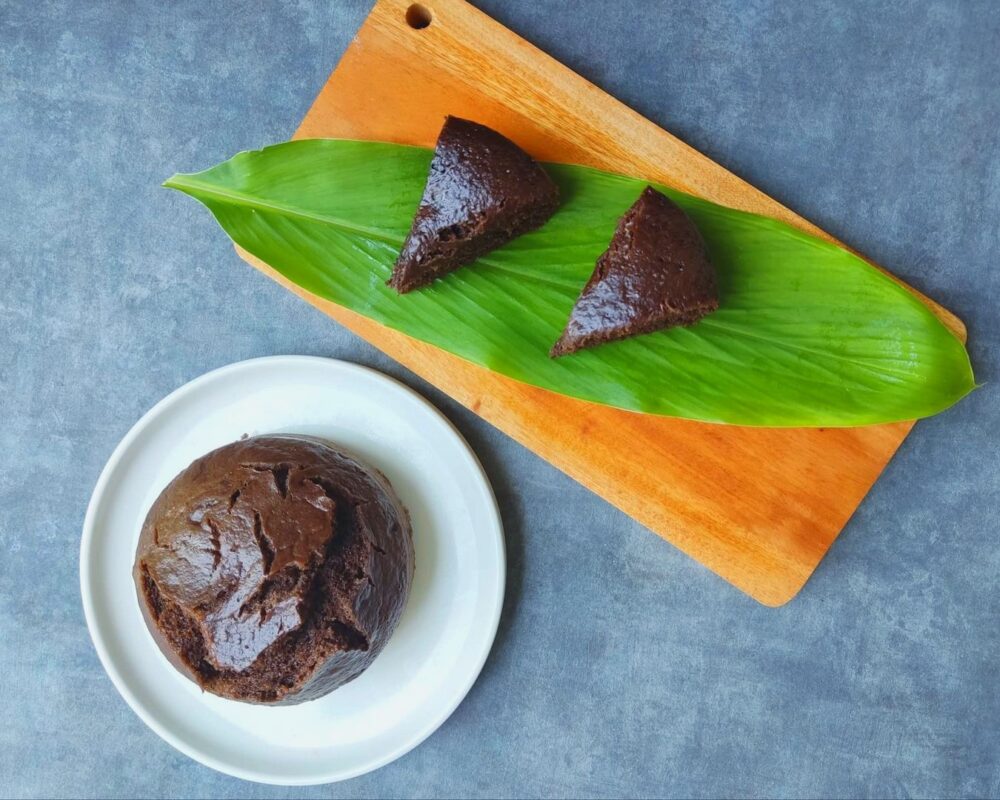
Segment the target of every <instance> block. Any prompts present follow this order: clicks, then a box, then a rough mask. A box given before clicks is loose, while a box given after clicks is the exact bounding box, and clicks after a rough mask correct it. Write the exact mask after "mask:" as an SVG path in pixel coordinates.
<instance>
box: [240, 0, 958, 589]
mask: <svg viewBox="0 0 1000 800" xmlns="http://www.w3.org/2000/svg"><path fill="white" fill-rule="evenodd" d="M428 21H429V24H425V23H428ZM636 24H641V22H640V21H638V20H637V21H636ZM414 25H417V26H421V25H422V27H414ZM445 114H455V115H457V116H461V117H468V118H470V119H474V120H477V121H479V122H482V123H485V124H486V125H489V126H490V127H493V128H496V129H498V130H499V131H501V132H502V133H504V134H506V135H507V136H509V137H510V138H511V139H513V140H514V141H516V142H517V143H518V144H520V145H521V146H522V147H524V148H525V149H526V150H527V151H528V152H530V153H531V154H532V155H534V156H535V157H536V158H539V159H543V160H548V161H563V162H570V163H576V164H587V165H590V166H593V167H598V168H601V169H605V170H609V171H612V172H618V173H624V174H628V175H636V176H641V177H645V178H648V179H650V180H654V181H659V182H661V183H665V184H667V185H669V186H673V187H676V188H677V189H680V190H682V191H685V192H689V193H691V194H695V195H699V196H701V197H704V198H707V199H709V200H712V201H714V202H716V203H720V204H722V205H727V206H731V207H734V208H740V209H745V210H747V211H753V212H756V213H758V214H766V215H769V216H772V217H777V218H778V219H782V220H784V221H786V222H789V223H791V224H792V225H795V226H796V227H798V228H801V229H803V230H805V231H808V232H810V233H813V234H816V235H818V236H822V237H823V238H825V239H830V240H831V241H832V237H830V236H829V235H827V234H825V233H823V232H822V231H820V230H819V229H817V228H816V227H815V226H813V225H812V224H810V223H808V222H806V221H805V220H803V219H802V218H801V217H799V216H797V215H795V214H794V213H792V212H791V211H789V210H788V209H786V208H784V207H783V206H781V205H780V204H778V203H777V202H775V201H774V200H772V199H771V198H769V197H767V196H766V195H764V194H762V193H761V192H759V191H758V190H757V189H754V188H753V187H752V186H750V185H748V184H747V183H745V182H744V181H742V180H740V179H739V178H737V177H736V176H735V175H732V174H731V173H729V172H727V171H726V170H725V169H723V168H722V167H720V166H719V165H718V164H715V163H714V162H712V161H710V160H709V159H708V158H706V157H705V156H703V155H701V154H700V153H698V152H696V151H695V150H693V149H691V148H690V147H688V146H687V145H685V144H683V143H682V142H680V141H678V140H677V139H675V138H674V137H672V136H671V135H670V134H668V133H666V132H664V131H663V130H661V129H660V128H658V127H656V126H655V125H653V124H652V123H651V122H649V121H648V120H646V119H644V118H643V117H641V116H639V115H638V114H637V113H635V112H634V111H632V110H630V109H628V108H626V107H625V106H624V105H622V104H621V103H619V102H618V101H617V100H615V99H613V98H612V97H609V96H608V95H607V94H605V93H604V92H602V91H601V90H600V89H598V88H597V87H595V86H593V85H591V84H590V83H588V82H587V81H585V80H583V79H582V78H580V77H579V76H578V75H576V74H574V73H573V72H571V71H570V70H568V69H567V68H566V67H564V66H562V65H561V64H559V63H558V62H556V61H554V60H553V59H552V58H550V57H549V56H547V55H545V54H544V53H542V52H541V51H539V50H537V49H536V48H535V47H533V46H532V45H530V44H528V43H527V42H525V41H524V40H522V39H520V38H519V37H518V36H516V35H515V34H513V33H511V32H510V31H509V30H507V29H506V28H504V27H502V26H501V25H500V24H498V23H497V22H494V21H493V20H492V19H490V18H489V17H487V16H486V15H485V14H483V13H481V12H480V11H478V10H476V9H474V8H473V7H471V6H469V5H467V4H466V3H465V2H463V0H427V2H425V3H424V4H423V6H420V7H416V6H412V7H411V4H410V2H409V1H408V0H380V2H379V3H378V4H377V5H376V6H375V8H374V9H373V10H372V12H371V14H370V16H369V17H368V19H367V20H366V22H365V24H364V25H363V27H362V28H361V30H360V31H359V32H358V35H357V37H356V38H355V39H354V41H353V42H352V43H351V46H350V47H349V48H348V50H347V52H346V53H345V54H344V57H343V59H342V60H341V62H340V64H339V65H338V66H337V68H336V69H335V70H334V72H333V74H332V75H331V76H330V79H329V81H328V82H327V84H326V85H325V86H324V87H323V90H322V91H321V92H320V94H319V96H318V97H317V98H316V101H315V104H314V105H313V107H312V109H311V110H310V111H309V113H308V115H307V116H306V118H305V119H304V120H303V121H302V125H301V127H300V128H299V130H298V132H297V133H296V138H311V137H345V138H356V139H376V140H382V141H390V142H401V143H406V144H419V145H426V146H433V144H434V141H435V139H436V137H437V133H438V131H439V129H440V127H441V123H442V121H443V118H444V116H445ZM242 255H243V257H244V258H246V259H247V260H248V261H250V262H251V263H254V264H255V266H257V267H259V268H260V269H262V270H263V271H264V272H266V273H267V274H268V275H270V276H271V277H273V278H274V279H275V280H277V281H279V282H280V283H282V284H283V285H285V286H286V287H288V288H289V289H291V290H292V291H294V292H296V293H297V294H299V295H301V296H302V297H304V298H305V299H306V300H308V301H309V302H310V303H312V304H313V305H314V306H316V307H317V308H319V309H321V310H322V311H324V312H326V313H327V314H329V315H330V316H331V317H333V318H334V319H335V320H337V321H338V322H340V323H341V324H343V325H345V326H346V327H347V328H349V329H351V330H352V331H354V332H355V333H357V334H358V335H360V336H362V337H363V338H365V339H367V340H368V341H369V342H371V343H372V344H374V345H375V346H376V347H378V348H380V349H381V350H383V351H384V352H386V353H387V354H388V355H390V356H392V357H393V358H395V359H396V360H397V361H399V362H400V363H402V364H404V365H405V366H407V367H408V368H410V369H411V370H413V371H414V372H416V373H417V374H418V375H420V376H422V377H423V378H425V379H426V380H428V381H430V382H431V383H433V384H434V385H435V386H437V387H439V388H440V389H442V390H443V391H445V392H447V393H448V394H449V395H451V396H452V397H454V398H455V399H457V400H458V401H459V402H461V403H463V404H464V405H465V406H467V407H468V408H470V409H472V410H473V411H474V412H476V413H477V414H479V415H480V416H481V417H483V419H486V420H488V421H489V422H491V423H492V424H493V425H495V426H496V427H498V428H500V430H502V431H504V432H506V433H507V434H509V435H510V436H512V437H513V438H514V439H516V440H517V441H519V442H521V443H522V444H524V445H525V446H527V447H529V448H531V449H532V450H533V451H534V452H536V453H538V454H539V455H540V456H542V457H543V458H545V459H546V460H547V461H549V462H551V463H552V464H554V465H555V466H556V467H558V468H559V469H561V470H563V471H564V472H566V473H567V474H569V475H571V476H572V477H573V478H575V479H576V480H578V481H579V482H580V483H582V484H583V485H584V486H587V487H588V488H590V489H592V490H593V491H594V492H596V493H597V494H599V495H600V496H601V497H603V498H605V499H606V500H608V501H609V502H610V503H613V504H614V505H615V506H617V507H618V508H620V509H621V510H622V511H624V512H625V513H626V514H628V515H629V516H631V517H633V518H635V519H636V520H638V521H639V522H641V523H642V524H643V525H645V526H647V527H648V528H650V529H651V530H653V531H655V532H656V533H658V534H659V535H660V536H662V537H663V538H665V539H667V540H668V541H669V542H671V543H672V544H674V545H675V546H677V547H679V548H680V549H681V550H683V551H684V552H685V553H687V554H688V555H690V556H691V557H692V558H695V559H697V560H698V561H700V562H701V563H702V564H704V565H705V566H707V567H708V568H709V569H711V570H713V571H714V572H716V573H718V574H719V575H720V576H722V577H723V578H725V579H726V580H727V581H729V582H730V583H732V584H733V585H735V586H737V587H738V588H740V589H742V590H743V591H744V592H746V593H747V594H749V595H751V596H752V597H754V598H756V599H757V600H758V601H760V602H761V603H764V604H767V605H772V606H777V605H781V604H782V603H785V602H787V601H788V600H790V599H791V598H792V597H793V596H794V595H795V594H796V593H797V592H798V591H799V589H800V588H802V586H803V584H804V583H805V582H806V580H807V579H808V578H809V575H810V574H811V573H812V572H813V570H814V569H815V568H816V566H817V564H818V563H819V561H820V559H822V557H823V555H824V553H826V551H827V549H828V548H829V547H830V545H831V544H832V543H833V540H834V539H835V538H836V537H837V534H838V533H839V532H840V530H841V528H842V527H843V526H844V524H845V523H846V522H847V520H848V518H849V517H850V516H851V514H852V513H853V512H854V509H855V508H856V507H857V506H858V504H859V503H860V502H861V499H862V498H863V497H864V496H865V493H866V492H867V491H868V489H869V488H870V487H871V486H872V484H873V483H874V482H875V480H876V478H878V475H879V473H880V472H881V471H882V469H883V468H884V467H885V465H886V463H887V462H888V461H889V459H890V458H891V457H892V454H893V453H894V452H895V451H896V448H897V447H898V446H899V444H900V443H901V442H902V441H903V439H904V438H905V436H906V434H907V433H908V432H909V430H910V428H911V427H912V423H899V424H892V425H880V426H873V427H867V428H852V429H791V430H790V429H761V428H740V427H731V426H722V425H709V424H704V423H697V422H689V421H685V420H675V419H666V418H662V417H653V416H648V415H643V414H636V413H632V412H627V411H619V410H615V409H609V408H605V407H602V406H598V405H593V404H590V403H586V402H583V401H579V400H573V399H570V398H567V397H563V396H560V395H557V394H553V393H550V392H547V391H544V390H541V389H535V388H533V387H530V386H526V385H524V384H521V383H518V382H516V381H513V380H511V379H509V378H505V377H503V376H501V375H497V374H495V373H492V372H490V371H488V370H486V369H484V368H482V367H478V366H475V365H473V364H470V363H468V362H466V361H463V360H461V359H459V358H457V357H455V356H452V355H449V354H448V353H445V352H443V351H441V350H438V349H437V348H434V347H432V346H430V345H427V344H424V343H421V342H418V341H416V340H414V339H411V338H409V337H407V336H405V335H403V334H401V333H397V332H395V331H392V330H390V329H388V328H385V327H382V326H381V325H379V324H377V323H375V322H372V321H370V320H368V319H366V318H364V317H361V316H358V315H357V314H354V313H353V312H351V311H348V310H346V309H344V308H342V307H340V306H337V305H334V304H332V303H329V302H326V301H323V300H321V299H319V298H317V297H315V296H313V295H310V294H308V293H307V292H304V291H302V290H301V289H299V288H297V287H295V286H294V285H292V284H290V283H289V282H288V281H286V280H284V279H283V278H282V277H281V276H279V275H278V274H277V273H275V272H274V271H272V270H270V269H269V268H268V267H267V266H266V265H265V264H263V263H261V262H259V261H257V260H256V259H254V258H253V257H251V256H249V255H248V254H246V253H242ZM923 299H924V300H925V302H927V303H928V305H929V306H930V307H931V308H933V310H934V311H935V313H937V314H938V316H939V317H940V318H941V319H942V320H943V321H944V322H945V324H946V325H948V327H949V328H951V330H953V331H954V332H955V333H956V334H957V335H959V336H960V337H962V338H963V340H964V337H965V329H964V327H963V325H962V323H961V322H960V321H959V320H958V319H957V318H955V317H954V316H953V315H952V314H951V313H950V312H948V311H946V310H944V309H942V308H941V307H940V306H937V305H936V304H935V303H933V302H931V301H929V300H927V299H926V298H923Z"/></svg>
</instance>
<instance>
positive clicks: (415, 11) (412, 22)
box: [406, 3, 434, 30]
mask: <svg viewBox="0 0 1000 800" xmlns="http://www.w3.org/2000/svg"><path fill="white" fill-rule="evenodd" d="M432 19H434V17H433V16H432V15H431V10H430V9H429V8H427V6H422V5H420V3H414V4H413V5H411V6H410V7H409V8H408V9H406V24H407V25H409V26H410V27H411V28H414V29H415V30H420V29H421V28H426V27H427V26H428V25H430V24H431V20H432Z"/></svg>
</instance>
